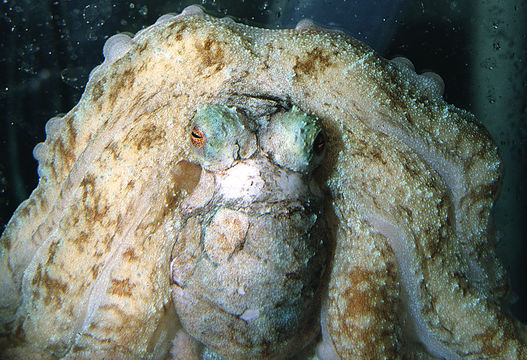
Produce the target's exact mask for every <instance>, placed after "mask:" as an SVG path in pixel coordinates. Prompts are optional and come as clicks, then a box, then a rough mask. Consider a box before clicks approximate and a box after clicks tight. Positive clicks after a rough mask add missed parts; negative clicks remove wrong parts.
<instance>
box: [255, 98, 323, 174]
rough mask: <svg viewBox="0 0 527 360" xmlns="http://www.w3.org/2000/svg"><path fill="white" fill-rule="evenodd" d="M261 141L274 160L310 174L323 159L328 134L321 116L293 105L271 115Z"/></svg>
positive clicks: (284, 165) (289, 167)
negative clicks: (317, 116) (321, 121)
mask: <svg viewBox="0 0 527 360" xmlns="http://www.w3.org/2000/svg"><path fill="white" fill-rule="evenodd" d="M260 144H261V147H262V150H263V151H264V152H265V153H266V154H267V155H268V156H269V158H270V159H271V160H272V161H273V162H274V163H276V164H278V165H280V166H282V167H286V168H288V169H290V170H293V171H297V172H301V173H304V174H307V173H309V172H310V171H312V170H313V169H315V168H316V167H317V166H318V165H320V163H321V162H322V160H323V157H324V156H323V155H324V152H325V148H326V136H325V135H324V131H323V129H322V126H321V124H320V122H319V120H318V118H316V117H315V116H313V115H310V114H307V113H305V112H303V111H302V110H300V109H298V108H296V107H294V106H293V107H292V108H291V109H289V110H287V111H283V112H278V113H276V114H273V115H272V117H271V119H270V120H269V124H268V126H267V127H264V128H263V129H262V132H261V134H260Z"/></svg>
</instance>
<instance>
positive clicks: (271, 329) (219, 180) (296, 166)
mask: <svg viewBox="0 0 527 360" xmlns="http://www.w3.org/2000/svg"><path fill="white" fill-rule="evenodd" d="M188 137H189V142H190V146H191V148H192V153H193V157H194V159H195V160H196V161H197V162H198V163H199V164H200V166H201V167H202V173H201V177H200V180H199V183H198V185H197V186H196V188H195V189H194V191H193V192H192V193H191V194H190V195H189V196H188V197H187V198H186V199H185V200H184V203H183V204H182V207H181V209H182V213H181V223H182V231H181V232H180V233H179V235H178V236H179V238H178V239H177V240H176V245H175V248H174V250H173V252H172V260H171V280H172V283H173V287H172V289H173V299H174V304H175V306H176V311H177V313H178V316H179V318H180V321H181V323H182V325H183V327H184V329H185V330H186V331H187V332H188V333H189V334H190V335H191V336H192V337H193V338H195V339H197V340H198V341H200V342H201V343H202V344H204V345H205V346H206V347H207V349H209V350H207V351H211V352H213V353H214V354H218V355H219V356H223V357H228V358H244V356H250V357H251V358H253V357H254V358H258V357H261V356H264V355H265V356H268V355H269V354H275V355H276V354H283V353H287V354H294V353H295V352H297V351H298V350H299V348H301V347H303V346H304V345H305V344H306V342H305V340H306V336H307V338H310V337H311V338H313V337H314V336H315V335H316V334H317V332H318V316H317V315H316V314H318V313H319V307H320V292H321V283H322V276H323V273H324V268H325V262H326V253H327V251H326V249H325V247H326V236H327V229H326V223H325V221H324V219H323V209H322V208H323V205H322V204H323V201H322V200H323V199H322V195H321V192H320V190H319V189H318V187H317V185H316V183H315V180H313V177H312V176H311V175H312V172H313V170H314V169H315V168H316V166H317V165H318V164H320V162H321V161H322V159H323V155H324V143H325V137H324V134H323V132H322V128H321V126H320V124H319V123H318V120H317V119H316V117H314V116H311V115H308V114H305V113H303V112H301V111H300V110H298V109H296V108H290V109H287V110H280V111H276V112H274V113H273V114H271V115H265V116H260V117H258V116H249V115H246V113H245V112H243V111H242V110H240V109H237V108H235V107H227V106H223V105H209V106H206V107H203V108H201V109H199V110H198V111H197V112H196V114H195V116H194V118H193V119H192V123H191V126H190V127H189V135H188Z"/></svg>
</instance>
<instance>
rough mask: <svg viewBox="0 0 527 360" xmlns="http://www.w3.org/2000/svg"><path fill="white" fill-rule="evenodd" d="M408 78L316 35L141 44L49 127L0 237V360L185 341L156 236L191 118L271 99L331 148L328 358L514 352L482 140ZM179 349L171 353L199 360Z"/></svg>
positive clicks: (162, 245)
mask: <svg viewBox="0 0 527 360" xmlns="http://www.w3.org/2000/svg"><path fill="white" fill-rule="evenodd" d="M422 80H423V79H422V78H421V77H419V76H417V75H416V74H415V73H413V71H411V70H409V69H408V68H406V67H404V66H401V65H397V64H396V63H393V62H390V61H388V60H385V59H383V58H381V57H379V56H377V55H376V54H375V53H374V52H373V51H372V50H370V49H369V48H367V47H366V46H365V45H363V44H361V43H359V42H358V41H356V40H353V39H351V38H349V37H347V36H345V35H343V34H339V33H333V32H327V31H324V30H322V29H317V28H309V27H307V28H303V29H299V30H278V31H270V30H262V29H256V28H251V27H247V26H244V25H239V24H235V23H233V22H232V21H227V20H221V19H215V18H211V17H207V16H204V15H199V14H198V15H195V16H186V17H179V18H172V19H170V20H168V21H166V22H161V23H159V24H157V25H154V26H152V27H151V28H149V29H148V30H147V31H145V32H142V33H141V34H138V35H137V36H135V37H134V39H133V40H132V43H131V48H130V50H129V51H127V52H126V53H125V54H124V55H123V56H122V57H120V58H119V59H117V60H115V62H114V63H111V64H110V63H109V64H106V65H103V66H102V67H101V68H99V69H98V71H97V72H96V73H94V74H93V76H92V77H91V79H90V81H89V82H88V84H87V86H86V91H85V93H84V95H83V97H82V99H81V100H80V102H79V104H78V105H77V106H76V107H75V108H73V109H72V110H71V111H70V112H69V113H68V114H66V115H65V116H64V117H63V118H62V120H61V121H60V122H59V123H56V124H54V126H50V129H49V132H48V134H47V138H46V141H45V143H44V146H43V147H41V148H40V151H39V153H38V156H37V157H38V158H39V174H40V182H39V185H38V187H37V188H36V189H35V191H34V192H33V193H32V194H31V196H30V198H29V199H28V200H26V201H24V202H23V203H22V204H21V205H20V206H19V208H18V209H17V210H16V212H15V214H14V215H13V217H12V219H11V221H10V222H9V224H8V226H7V228H6V229H5V231H4V233H3V235H2V238H1V263H0V267H1V269H0V286H1V288H2V291H1V295H0V300H1V308H0V319H1V322H0V324H1V327H0V330H1V335H2V337H3V340H2V343H1V344H0V345H1V348H2V349H3V350H2V352H3V353H2V356H3V357H4V358H20V359H24V358H28V357H34V358H38V356H41V358H43V359H49V358H54V357H57V358H77V359H82V358H101V359H102V358H104V359H114V358H115V359H119V358H151V359H162V358H165V357H166V356H167V352H168V350H169V348H170V346H171V343H170V341H171V340H172V339H173V338H174V336H175V335H176V333H177V334H178V339H181V338H182V335H181V331H182V329H181V327H180V325H179V323H178V322H177V316H176V314H175V311H174V309H173V306H172V304H171V301H170V290H169V289H170V286H169V269H168V266H169V258H170V253H171V249H172V247H173V245H174V239H175V234H174V232H173V231H172V230H173V227H172V226H170V225H171V223H172V222H173V220H174V218H175V217H177V216H178V211H179V210H178V207H179V204H180V203H181V201H182V200H183V199H184V198H185V197H186V195H187V194H188V193H189V192H190V191H191V190H192V189H193V184H195V180H193V179H194V178H193V177H192V174H193V171H191V169H190V168H188V167H185V166H183V165H181V164H180V165H178V162H179V161H180V160H182V159H183V160H185V159H187V158H188V155H189V149H188V146H187V142H186V141H185V139H186V135H187V130H188V129H186V126H188V121H189V119H190V118H191V117H192V115H193V114H194V112H195V111H196V109H197V108H198V107H199V106H201V105H204V104H209V103H219V104H221V103H228V104H231V105H236V106H238V107H240V108H243V109H247V110H248V111H255V112H258V111H262V109H265V108H266V107H269V106H270V107H274V106H278V105H277V104H283V103H286V104H294V105H295V106H297V107H298V108H300V109H302V110H303V111H305V112H309V113H312V114H314V115H316V116H317V117H319V118H320V119H321V121H322V123H323V126H324V128H325V131H326V133H327V135H328V136H327V137H328V140H327V144H328V153H327V158H326V162H325V164H324V165H323V168H322V169H321V171H320V174H319V180H320V182H321V185H324V184H326V185H325V186H326V189H327V211H326V212H327V213H328V214H329V215H328V222H329V223H330V225H331V226H332V228H333V233H332V234H331V236H332V239H333V241H334V244H335V245H334V247H335V251H334V256H333V259H332V260H331V263H330V264H331V273H330V280H329V291H328V297H327V306H328V308H327V323H328V329H327V330H328V332H327V334H326V336H325V340H326V343H330V344H332V346H334V348H335V351H336V353H337V354H338V357H339V358H341V359H355V358H358V359H377V358H378V359H381V358H390V359H396V358H415V357H417V356H418V355H419V356H420V355H422V356H425V355H426V354H428V355H426V356H430V357H431V356H444V357H447V358H467V359H479V358H489V359H524V358H527V349H526V345H525V338H526V335H525V327H524V325H523V324H520V323H519V322H517V321H516V320H515V319H513V318H512V317H510V315H508V313H507V312H506V311H505V307H506V305H507V304H506V294H507V280H506V277H505V275H504V273H503V270H502V267H501V265H500V264H499V262H498V260H497V259H496V257H495V254H494V239H493V236H492V233H490V232H489V221H490V212H491V207H492V204H493V201H494V198H495V196H496V191H497V188H498V184H499V180H500V176H501V165H500V160H499V158H498V155H497V150H496V146H495V145H494V143H493V142H492V141H491V139H490V138H489V136H488V134H487V132H486V131H485V130H484V129H483V128H482V127H481V126H480V125H478V124H477V123H476V120H475V118H474V117H473V116H472V115H471V114H470V113H468V112H465V111H463V110H460V109H457V108H455V107H453V106H451V105H448V104H446V103H445V102H444V100H443V99H442V98H441V95H440V94H438V93H437V92H436V91H434V90H433V88H431V87H430V86H427V85H426V84H425V83H424V82H423V81H422ZM431 89H432V90H431ZM187 175H188V176H187ZM408 304H411V305H412V310H410V311H409V310H407V306H408ZM412 311H413V312H412ZM416 316H417V317H419V318H420V319H421V320H422V321H421V323H420V324H421V325H422V326H424V328H425V331H415V327H416V325H415V321H412V320H411V319H414V318H416ZM415 333H417V334H421V336H422V334H426V336H429V337H430V338H432V339H435V340H434V341H435V342H436V344H439V347H440V348H441V349H439V350H434V349H432V348H431V347H430V346H429V345H426V344H428V343H427V342H426V341H424V340H423V339H422V338H419V337H418V336H416V335H415ZM183 338H184V336H183ZM175 343H176V349H175V350H174V357H175V358H178V357H179V358H181V356H183V355H181V354H183V351H187V352H188V353H189V354H194V355H196V351H195V348H194V347H193V345H189V346H188V347H184V346H183V345H181V347H180V348H179V349H180V350H179V351H180V352H179V355H178V346H177V344H179V342H178V341H176V342H175ZM183 343H185V341H183ZM423 344H425V345H423ZM185 346H186V345H185ZM444 354H447V355H444ZM194 355H192V356H194ZM189 356H190V355H189Z"/></svg>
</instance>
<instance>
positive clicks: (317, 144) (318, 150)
mask: <svg viewBox="0 0 527 360" xmlns="http://www.w3.org/2000/svg"><path fill="white" fill-rule="evenodd" d="M325 147H326V137H325V136H324V133H323V132H322V131H321V132H319V133H318V135H317V137H316V138H315V141H314V142H313V152H314V153H315V155H320V154H322V152H324V148H325Z"/></svg>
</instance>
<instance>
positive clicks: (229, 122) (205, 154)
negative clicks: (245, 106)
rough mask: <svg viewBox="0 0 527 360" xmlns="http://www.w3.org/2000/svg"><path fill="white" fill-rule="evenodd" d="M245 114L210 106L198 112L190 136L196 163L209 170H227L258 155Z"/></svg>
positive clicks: (220, 106) (231, 109)
mask: <svg viewBox="0 0 527 360" xmlns="http://www.w3.org/2000/svg"><path fill="white" fill-rule="evenodd" d="M247 122H248V119H247V118H246V116H245V114H244V113H242V112H241V111H238V110H237V109H236V108H234V107H228V106H223V105H207V106H204V107H201V108H199V109H197V111H196V114H195V115H194V117H193V118H192V123H191V126H190V129H191V130H190V132H189V133H187V136H188V138H187V139H188V140H187V141H189V142H190V144H189V145H190V148H191V150H192V156H193V158H194V160H197V162H199V164H200V165H201V166H202V167H203V168H205V169H206V170H213V171H215V170H224V169H227V168H229V167H230V166H231V165H232V164H233V163H234V162H235V161H236V160H237V159H239V158H240V157H241V158H248V157H249V156H251V155H252V154H253V153H254V152H255V151H256V138H255V134H254V133H253V132H251V131H250V129H249V127H248V126H246V123H247Z"/></svg>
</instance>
